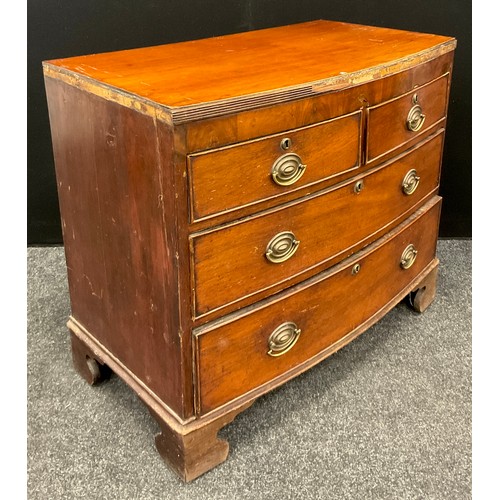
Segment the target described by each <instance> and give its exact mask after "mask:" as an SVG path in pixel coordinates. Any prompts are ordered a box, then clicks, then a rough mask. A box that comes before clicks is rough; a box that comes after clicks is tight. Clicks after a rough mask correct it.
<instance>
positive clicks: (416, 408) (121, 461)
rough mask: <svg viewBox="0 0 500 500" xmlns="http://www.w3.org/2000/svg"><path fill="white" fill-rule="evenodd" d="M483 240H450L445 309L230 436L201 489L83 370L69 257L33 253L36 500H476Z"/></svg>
mask: <svg viewBox="0 0 500 500" xmlns="http://www.w3.org/2000/svg"><path fill="white" fill-rule="evenodd" d="M471 252H472V243H471V241H470V240H441V241H439V245H438V257H439V258H440V260H441V267H440V279H439V286H438V293H437V298H436V300H435V301H434V303H433V304H432V305H431V307H430V308H429V309H428V310H427V311H426V312H425V313H424V314H422V315H418V314H416V313H414V312H412V311H410V310H409V309H408V308H407V307H406V306H405V305H404V304H400V305H398V306H397V307H396V308H395V309H393V310H392V311H391V312H390V313H389V314H388V315H387V316H385V317H384V318H383V319H382V320H381V321H380V322H379V323H377V324H376V325H375V326H373V327H372V328H371V329H369V330H368V331H367V332H366V333H364V334H363V335H362V336H361V337H359V338H358V339H357V340H355V341H354V342H352V343H351V344H349V345H348V346H347V347H345V348H344V349H342V350H341V351H339V352H338V353H337V354H335V355H333V356H332V357H330V358H329V359H328V360H326V361H324V362H323V363H321V364H320V365H318V366H316V367H315V368H313V369H312V370H310V371H309V372H307V373H305V374H304V375H302V376H300V377H298V378H297V379H295V380H293V381H291V382H289V383H288V384H287V385H285V386H283V387H281V388H279V389H277V390H275V391H274V392H272V393H270V394H268V395H266V396H264V397H262V398H261V399H259V400H257V401H256V403H255V404H254V405H253V406H252V407H251V408H250V409H248V410H247V411H246V412H244V413H243V414H241V415H240V416H239V417H238V418H237V419H236V420H235V421H234V422H233V424H231V425H230V426H228V427H226V428H225V429H224V430H223V431H222V435H223V436H224V437H225V438H227V439H228V440H229V442H230V445H231V451H230V455H229V458H228V460H227V461H226V462H225V463H224V464H222V465H220V466H219V467H217V468H216V469H214V470H212V471H211V472H209V473H207V474H205V475H204V476H202V477H200V478H199V479H197V480H196V481H195V482H193V483H190V484H187V485H185V484H183V483H181V482H180V481H179V480H178V479H177V478H176V477H175V476H174V475H173V474H172V473H171V472H170V471H169V470H168V469H167V468H166V467H165V466H164V465H163V462H162V461H161V459H160V457H159V455H157V452H156V449H155V447H154V444H153V435H154V434H155V433H156V432H157V427H156V424H155V422H154V421H153V420H152V418H151V417H150V415H149V413H148V412H147V410H146V409H145V408H144V406H143V405H142V403H141V402H140V401H139V400H138V398H137V397H136V396H135V395H134V394H133V393H132V392H131V391H130V390H129V389H128V388H127V386H125V384H124V383H122V382H121V381H120V380H119V379H118V378H117V377H116V376H113V377H112V378H111V379H110V380H109V381H107V382H105V383H104V384H102V385H100V386H97V387H90V386H88V385H87V384H86V383H85V382H84V381H83V380H82V379H80V378H79V377H78V376H77V375H76V373H75V372H74V371H73V369H72V365H71V356H70V350H69V339H68V335H67V331H66V328H65V323H66V319H67V316H68V314H69V312H70V308H69V300H68V291H67V283H66V276H65V263H64V254H63V250H62V248H60V247H55V248H29V249H28V367H27V368H28V402H27V403H28V498H30V499H43V500H55V499H73V498H86V499H120V500H128V499H140V500H146V499H161V498H165V499H175V500H183V499H199V500H202V499H210V500H217V499H224V500H226V499H229V500H231V499H238V500H239V499H252V500H260V499H262V500H264V499H294V500H295V499H314V500H321V499H349V500H350V499H353V500H358V499H359V500H369V499H384V500H385V499H397V500H404V499H425V500H430V499H436V500H444V499H453V500H461V499H468V498H471V330H472V326H471V315H472V313H471V301H472V300H471Z"/></svg>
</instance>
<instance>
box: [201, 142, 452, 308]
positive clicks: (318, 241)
mask: <svg viewBox="0 0 500 500" xmlns="http://www.w3.org/2000/svg"><path fill="white" fill-rule="evenodd" d="M441 150H442V134H439V135H438V136H437V137H434V138H433V139H432V140H430V141H428V142H426V143H425V144H424V145H422V146H421V147H418V148H416V149H414V150H413V151H412V152H411V153H410V154H408V155H405V156H402V157H401V158H400V159H399V160H397V161H395V162H391V163H389V164H387V165H385V166H384V167H382V168H379V169H376V170H375V171H372V172H370V173H368V174H366V175H363V176H360V177H359V180H360V181H362V182H363V185H364V187H363V190H362V191H361V192H360V193H359V194H356V193H355V192H354V184H355V182H357V181H351V182H348V183H346V184H345V185H341V186H336V187H335V188H334V189H332V190H329V191H327V192H324V193H322V194H320V195H317V196H313V197H310V198H308V199H307V200H300V203H294V204H290V205H288V206H286V207H280V209H279V210H272V211H269V212H268V213H266V214H263V213H260V214H257V216H256V217H254V218H252V219H248V220H243V221H236V223H234V224H232V225H228V226H224V227H221V228H214V229H213V230H211V231H209V232H205V233H202V234H200V235H193V236H192V246H193V264H192V265H193V268H192V269H193V275H194V293H195V297H194V302H195V315H196V316H201V315H203V314H205V313H207V312H212V311H214V310H216V309H217V308H220V307H222V306H224V305H226V304H231V303H232V304H233V306H232V307H233V309H234V307H236V306H235V305H234V304H235V303H236V302H237V301H239V300H241V299H248V297H249V296H251V295H253V294H255V293H257V292H259V291H261V290H264V289H267V288H270V287H272V286H274V285H276V284H281V288H283V287H285V286H290V285H291V284H293V283H294V282H297V280H298V279H301V276H300V275H301V273H302V272H304V271H306V270H309V269H311V268H314V267H315V266H317V265H318V264H324V263H327V264H328V265H332V264H333V263H335V262H338V261H339V260H340V258H343V257H345V256H346V254H347V255H349V254H350V253H352V252H353V251H354V250H352V248H353V247H354V246H358V248H359V246H362V245H360V242H363V244H368V243H369V242H370V241H373V240H374V239H375V238H376V237H377V236H378V235H379V232H380V231H382V230H387V226H388V225H390V224H391V223H392V224H393V225H395V221H397V219H398V217H401V216H402V215H403V214H405V213H407V212H408V211H409V210H414V209H415V208H416V206H418V204H419V203H420V202H422V200H423V199H424V198H425V197H426V196H427V195H428V194H429V193H431V192H432V191H433V190H434V189H436V187H437V186H438V183H439V167H440V161H441ZM411 168H416V169H417V170H418V172H419V174H420V177H421V181H420V184H419V187H418V188H417V191H416V192H415V193H414V194H412V195H411V196H407V195H405V194H404V193H403V191H402V188H401V184H402V180H403V178H404V176H405V175H406V173H407V172H408V170H410V169H411ZM282 231H292V232H293V233H294V234H295V236H296V238H297V239H298V240H300V245H299V248H298V250H297V252H296V253H295V255H293V256H292V257H291V258H290V259H289V260H287V261H286V262H282V263H280V264H274V263H270V262H269V261H268V260H267V259H266V258H265V255H264V254H265V252H266V247H267V244H268V242H269V241H270V240H271V239H272V238H273V237H274V236H275V235H276V234H278V233H280V232H282ZM275 288H276V287H275ZM275 288H274V289H273V291H276V290H275Z"/></svg>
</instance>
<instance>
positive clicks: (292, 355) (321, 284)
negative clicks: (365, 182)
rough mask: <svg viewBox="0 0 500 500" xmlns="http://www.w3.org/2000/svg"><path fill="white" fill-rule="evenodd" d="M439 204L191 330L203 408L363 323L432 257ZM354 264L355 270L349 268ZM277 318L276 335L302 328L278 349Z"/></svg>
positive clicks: (438, 201) (206, 409) (284, 369)
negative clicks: (409, 258) (411, 252)
mask: <svg viewBox="0 0 500 500" xmlns="http://www.w3.org/2000/svg"><path fill="white" fill-rule="evenodd" d="M440 206H441V199H440V198H439V197H434V198H433V199H432V200H431V201H430V202H429V203H428V204H426V205H425V206H424V207H423V208H422V209H420V210H419V211H417V212H416V213H415V214H414V215H412V217H411V218H409V219H408V220H406V221H405V223H404V224H402V225H400V226H398V227H396V228H395V229H394V230H393V231H392V232H390V233H389V234H387V235H386V236H384V237H383V238H381V239H380V240H377V242H375V243H374V244H372V245H370V246H369V247H367V248H366V249H365V250H364V251H362V252H361V253H360V254H356V256H353V258H350V259H347V260H346V261H343V262H342V263H341V264H339V265H337V266H335V267H333V268H331V269H329V270H328V271H326V272H324V273H321V274H320V275H318V276H316V277H314V278H312V279H311V280H307V281H306V282H303V283H301V284H300V285H298V286H296V287H293V288H292V289H289V290H287V291H286V292H285V293H282V294H280V296H279V297H273V298H272V299H271V300H268V301H265V303H260V304H256V305H255V306H253V307H249V308H247V309H246V310H243V312H242V314H234V315H233V316H232V317H229V318H227V319H222V320H221V321H220V322H218V324H213V325H212V324H209V325H207V326H206V327H203V328H201V329H199V330H198V331H195V352H196V358H197V360H196V362H197V377H198V381H197V391H198V403H199V409H200V411H201V413H206V412H209V411H210V410H212V409H214V408H216V407H218V406H220V405H223V404H225V403H227V402H229V401H231V400H233V399H235V398H237V397H239V396H241V395H244V394H245V393H247V392H249V391H252V390H254V389H256V388H258V387H259V386H262V385H263V384H267V383H269V382H270V381H272V380H273V379H275V378H276V377H278V376H283V374H285V373H286V372H287V371H289V370H291V369H293V368H295V367H297V366H298V365H300V364H301V363H305V362H306V361H307V360H309V359H310V358H312V357H314V356H317V355H318V354H319V353H321V351H323V350H325V349H327V348H329V347H331V346H332V344H334V343H335V342H338V341H340V340H341V339H342V338H343V337H345V336H346V335H348V334H349V333H350V332H351V331H352V330H354V328H355V327H356V326H358V325H361V327H362V325H363V323H365V322H367V321H369V320H370V318H372V317H373V316H375V315H376V314H377V313H378V312H379V311H380V310H381V309H382V308H383V307H384V306H386V305H387V304H388V303H389V302H390V301H391V300H393V299H394V298H395V297H397V296H398V294H400V293H401V292H402V291H404V290H405V288H407V287H408V286H409V285H410V284H411V283H412V281H413V280H414V279H415V278H416V277H418V275H419V274H420V273H421V272H422V271H423V270H424V269H425V268H426V267H427V266H428V265H429V264H430V263H431V262H432V261H433V259H434V255H435V249H436V241H437V234H438V225H439V213H440ZM409 245H413V246H414V248H415V249H417V251H418V253H417V256H416V259H415V261H414V262H413V265H411V267H409V268H408V269H403V267H402V266H401V258H402V254H403V253H404V251H405V249H406V248H407V247H408V246H409ZM357 265H359V272H357V273H355V272H353V269H355V266H357ZM282 325H286V326H283V327H282V331H283V332H284V336H285V338H282V339H281V340H286V336H287V334H289V337H288V339H289V340H290V341H293V340H294V337H296V334H297V330H295V328H297V329H300V336H298V337H296V342H295V345H293V346H292V347H291V348H290V349H289V350H288V351H287V352H286V351H285V353H284V354H282V355H279V356H276V354H277V353H278V352H277V351H273V347H272V345H271V344H270V337H271V335H272V334H273V332H275V331H276V330H277V329H278V327H280V326H282ZM287 328H288V330H287ZM281 347H285V346H284V345H282V346H281ZM274 349H277V347H276V346H274ZM269 353H271V354H274V356H273V355H270V354H269ZM284 378H286V377H284ZM283 381H284V380H283ZM270 385H272V384H270Z"/></svg>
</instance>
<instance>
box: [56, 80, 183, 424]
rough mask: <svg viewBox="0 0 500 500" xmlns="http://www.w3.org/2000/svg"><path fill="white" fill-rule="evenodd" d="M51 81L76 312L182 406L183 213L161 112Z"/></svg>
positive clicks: (151, 384) (114, 351) (161, 395)
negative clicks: (175, 207) (179, 242)
mask: <svg viewBox="0 0 500 500" xmlns="http://www.w3.org/2000/svg"><path fill="white" fill-rule="evenodd" d="M46 89H47V97H48V103H49V109H50V120H51V129H52V134H53V144H54V154H55V163H56V171H57V179H58V188H59V198H60V207H61V214H62V220H63V227H64V243H65V249H66V258H67V265H68V281H69V288H70V297H71V305H72V315H73V316H74V318H75V319H76V320H77V321H78V322H79V323H80V324H81V325H83V326H84V327H85V328H86V329H87V330H88V331H89V332H90V334H91V335H92V336H93V337H94V338H95V339H97V340H98V341H99V342H100V343H101V344H103V345H104V346H105V348H106V349H108V350H109V352H111V353H112V354H113V355H114V356H115V357H116V358H118V359H119V361H120V362H122V363H123V364H124V365H125V366H127V367H128V369H130V371H131V372H132V373H133V374H134V375H135V376H136V377H138V378H139V379H140V380H142V381H143V382H144V383H145V384H146V385H148V386H149V387H150V388H151V390H152V391H153V392H155V393H156V394H157V395H158V396H159V398H160V399H161V400H162V401H164V402H165V404H166V405H167V406H169V407H170V408H171V409H172V410H173V411H175V412H176V413H178V414H179V415H181V416H182V414H183V409H182V395H181V390H182V384H181V376H180V371H181V362H180V358H181V354H180V349H181V345H180V344H181V342H180V339H179V336H178V326H177V323H178V314H177V310H178V305H177V304H178V296H177V270H176V267H175V259H174V256H175V253H176V248H175V247H174V246H173V245H174V244H173V241H174V240H175V236H174V237H172V236H173V235H174V234H175V215H174V214H173V213H172V212H169V216H168V217H166V216H165V213H166V212H165V209H164V207H165V204H167V205H168V203H166V200H165V193H164V189H163V186H162V182H163V179H162V169H161V163H160V157H159V144H158V140H157V130H156V123H155V120H154V117H151V116H147V115H144V114H141V113H137V112H136V111H134V110H131V109H129V108H125V107H122V106H119V105H118V104H115V103H112V102H109V101H106V100H104V99H101V98H99V97H96V96H94V95H91V94H88V93H86V92H84V91H80V90H78V89H76V88H75V87H71V86H68V85H65V84H64V83H62V82H59V81H56V80H53V79H50V78H47V79H46ZM162 161H168V158H163V159H162Z"/></svg>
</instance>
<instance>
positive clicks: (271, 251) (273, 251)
mask: <svg viewBox="0 0 500 500" xmlns="http://www.w3.org/2000/svg"><path fill="white" fill-rule="evenodd" d="M299 244H300V241H299V240H297V239H296V238H295V235H294V234H293V233H292V232H291V231H284V232H282V233H278V234H277V235H276V236H274V237H273V238H271V240H270V241H269V243H268V244H267V248H266V259H267V260H268V261H269V262H272V263H273V264H278V263H279V262H284V261H285V260H288V259H289V258H290V257H291V256H292V255H293V254H294V253H295V252H296V251H297V248H299Z"/></svg>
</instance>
